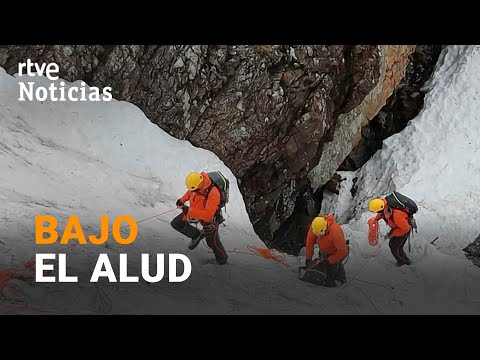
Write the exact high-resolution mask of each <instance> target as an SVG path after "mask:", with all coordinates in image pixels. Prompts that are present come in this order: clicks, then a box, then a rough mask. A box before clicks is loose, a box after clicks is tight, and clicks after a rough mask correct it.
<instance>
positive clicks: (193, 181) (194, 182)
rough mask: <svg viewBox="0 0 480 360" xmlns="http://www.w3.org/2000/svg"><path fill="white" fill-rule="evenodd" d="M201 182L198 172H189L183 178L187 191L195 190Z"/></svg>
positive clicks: (201, 177)
mask: <svg viewBox="0 0 480 360" xmlns="http://www.w3.org/2000/svg"><path fill="white" fill-rule="evenodd" d="M202 181H203V176H202V174H200V173H199V172H191V173H190V174H188V175H187V177H186V178H185V185H187V189H188V190H197V189H198V188H199V187H200V184H201V183H202Z"/></svg>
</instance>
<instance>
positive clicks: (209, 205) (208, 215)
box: [180, 172, 220, 222]
mask: <svg viewBox="0 0 480 360" xmlns="http://www.w3.org/2000/svg"><path fill="white" fill-rule="evenodd" d="M201 174H202V176H203V181H202V184H201V185H200V188H199V189H198V190H197V191H191V190H188V191H187V192H186V193H185V194H184V195H183V196H182V198H181V199H180V201H181V202H182V203H185V202H187V201H189V202H190V209H189V210H188V213H187V214H186V215H185V216H184V220H187V219H197V220H201V221H205V222H212V221H213V217H214V216H215V213H216V212H217V210H218V207H219V205H220V191H218V189H217V187H216V186H213V187H212V188H211V189H210V190H209V191H208V194H206V192H207V190H208V188H209V187H210V185H212V180H210V178H209V177H208V174H207V173H205V172H202V173H201ZM205 195H206V196H207V197H205Z"/></svg>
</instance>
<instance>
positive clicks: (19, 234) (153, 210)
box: [0, 47, 480, 314]
mask: <svg viewBox="0 0 480 360" xmlns="http://www.w3.org/2000/svg"><path fill="white" fill-rule="evenodd" d="M479 68H480V54H479V49H478V48H477V47H450V48H448V52H446V54H445V57H444V61H443V64H442V65H441V66H439V68H438V69H437V72H436V74H435V76H434V79H433V82H432V85H431V86H432V90H431V91H430V93H429V94H428V95H427V97H426V108H425V110H424V111H423V112H422V113H421V114H420V115H419V116H418V117H417V119H415V120H414V121H413V122H412V126H409V127H407V128H406V129H405V130H404V131H403V132H402V133H401V134H398V135H395V136H394V137H392V138H391V139H388V140H387V141H386V142H385V146H384V150H382V151H381V152H379V153H377V154H376V155H375V156H374V158H373V159H372V160H371V161H370V162H368V163H367V164H366V165H365V167H364V168H363V169H361V170H360V171H359V176H360V178H361V179H360V180H359V182H358V184H359V191H358V195H357V197H356V198H355V199H353V201H354V203H351V201H352V198H351V196H348V194H347V193H346V192H345V191H343V192H342V193H341V194H340V196H341V198H342V201H340V202H338V206H340V208H338V209H337V210H338V212H340V213H341V217H342V219H347V218H348V217H349V212H350V210H349V209H350V208H351V207H350V205H353V206H354V209H357V210H358V211H356V212H355V215H356V216H357V219H356V220H353V221H351V222H350V223H348V224H345V225H344V229H345V232H346V234H347V236H348V237H349V239H350V240H351V242H352V246H351V250H352V251H351V255H350V257H349V259H348V262H347V264H346V270H347V275H349V276H350V277H352V276H353V275H355V274H357V273H358V272H359V270H361V272H360V273H359V274H358V275H357V277H356V279H355V280H352V281H351V283H349V284H348V285H347V286H346V287H339V288H336V289H326V288H319V287H316V286H314V285H310V284H306V283H304V282H301V281H299V280H298V279H297V267H298V266H299V265H301V264H303V262H304V258H303V257H292V256H287V257H286V260H287V264H288V265H289V266H284V265H282V264H279V263H276V262H273V261H272V260H267V259H263V258H261V257H258V256H254V255H253V254H252V253H251V252H250V251H249V249H248V248H247V246H248V245H255V246H260V247H264V246H263V244H262V243H261V241H260V240H259V239H258V237H257V236H256V235H255V233H254V231H253V228H252V225H251V224H250V222H249V219H248V215H247V213H246V210H245V205H244V203H243V201H242V198H241V195H240V192H239V190H238V187H237V186H236V185H235V181H234V177H233V174H232V173H231V171H230V170H229V169H228V168H226V166H225V165H224V164H223V163H222V162H221V161H220V160H219V159H218V158H217V157H216V156H215V155H213V154H212V153H210V152H208V151H205V150H202V149H198V148H195V147H193V146H192V145H191V144H189V143H188V142H186V141H180V140H177V139H174V138H172V137H171V136H169V135H168V134H166V133H165V132H164V131H162V130H161V129H159V128H158V127H157V126H156V125H153V124H152V123H151V122H150V121H149V120H148V119H147V118H146V117H145V115H144V114H143V113H142V112H141V111H140V110H139V109H138V108H137V107H135V106H133V105H132V104H129V103H126V102H119V101H115V100H113V101H112V102H109V103H84V102H83V103H82V102H76V103H73V102H50V101H45V102H43V103H38V102H34V103H30V102H29V103H22V102H18V101H17V98H18V79H16V78H15V77H12V76H9V75H7V74H6V73H5V71H4V70H3V69H1V68H0V200H1V204H2V205H1V206H0V224H1V225H0V226H1V229H2V231H1V232H0V256H1V257H0V266H2V265H3V266H14V265H18V264H19V263H20V262H21V261H24V260H27V259H29V258H30V257H32V256H33V254H35V253H38V252H52V251H63V252H66V253H67V254H68V265H69V269H68V274H69V275H70V274H71V275H78V276H79V277H80V279H84V281H81V282H80V283H78V284H58V283H52V284H47V283H43V284H35V283H34V282H23V281H17V280H13V281H14V282H15V281H16V283H15V284H16V286H17V287H19V288H20V289H21V291H12V290H11V289H10V290H9V289H7V288H6V289H4V291H3V297H4V299H3V302H2V303H0V312H2V313H18V312H21V313H26V312H33V313H38V312H41V311H52V312H60V313H120V314H125V313H142V314H143V313H167V314H170V313H187V314H204V313H207V314H294V313H300V314H318V313H321V314H332V313H340V314H377V313H381V314H389V313H391V314H406V313H479V312H480V289H479V286H478V284H480V271H479V269H478V268H476V267H474V266H473V265H471V264H470V263H469V262H468V261H467V260H466V259H465V258H464V256H463V255H462V254H461V253H460V251H459V248H460V247H461V245H462V244H465V245H466V243H468V242H469V241H471V240H472V239H473V234H474V233H475V231H477V232H478V229H475V219H476V217H475V214H476V215H478V210H477V209H475V208H474V206H473V205H474V203H475V199H477V201H478V199H479V189H478V186H479V185H478V184H479V183H480V179H479V172H478V171H479V168H480V166H479V161H480V160H479V157H478V151H479V149H480V143H479V141H480V140H478V139H480V137H479V136H478V135H480V134H479V129H480V126H479V125H478V123H476V122H475V121H476V120H475V116H477V114H478V113H479V112H478V111H477V110H479V109H477V107H480V100H479V99H478V91H480V83H479V76H480V75H479V72H478V70H480V69H479ZM59 81H61V80H58V82H59ZM40 82H43V83H44V84H48V83H49V80H48V79H46V78H42V79H38V82H37V84H39V83H40ZM71 85H76V86H78V83H73V84H71ZM432 119H434V121H432ZM452 129H453V130H454V131H453V130H452ZM464 137H467V139H466V140H465V138H464ZM453 144H460V146H461V148H460V149H459V150H452V145H453ZM394 150H395V151H394ZM452 151H454V152H453V153H452ZM466 154H468V156H466ZM475 155H476V156H475ZM386 159H388V161H385V160H386ZM452 159H453V160H454V161H452ZM191 170H206V171H211V170H221V171H222V172H223V173H224V174H226V175H227V176H228V177H229V178H230V179H231V180H232V185H233V186H232V189H231V202H230V203H229V204H228V205H227V216H226V217H227V222H226V226H222V227H221V229H220V234H221V238H222V241H223V242H224V245H225V248H226V249H227V250H228V251H229V252H230V254H229V255H230V258H229V263H228V265H225V266H218V265H215V264H213V263H212V262H211V260H212V259H213V254H212V253H211V251H210V249H208V248H207V247H206V246H205V245H204V244H202V245H200V246H199V247H198V248H197V249H195V250H194V251H189V250H188V249H187V244H188V240H187V239H186V238H184V237H183V236H182V235H181V234H179V233H176V232H175V231H174V230H173V229H171V227H170V225H169V222H170V221H171V219H172V218H173V216H175V215H176V214H177V212H176V211H175V212H171V213H168V214H165V215H164V216H161V217H158V218H155V219H152V220H149V221H145V222H142V223H139V225H138V226H139V233H138V237H137V240H136V241H135V242H134V243H133V244H131V245H128V246H120V245H118V244H116V243H113V242H112V241H111V240H109V242H108V247H104V246H93V245H85V246H78V245H77V246H75V245H69V246H68V247H66V248H65V246H61V245H58V244H55V245H45V246H40V245H35V240H34V230H35V226H34V216H35V215H40V214H50V215H54V216H56V217H57V219H59V222H60V224H59V226H58V228H59V229H63V226H64V224H65V221H66V220H67V218H68V217H69V216H70V215H77V216H78V217H79V218H80V221H81V224H82V228H83V230H84V231H85V233H86V234H98V232H99V230H98V229H99V218H100V216H101V215H109V216H110V219H111V221H112V220H113V219H114V218H116V217H117V216H119V215H131V216H133V217H134V218H135V219H136V220H137V221H140V220H142V219H145V218H147V217H150V216H152V215H155V214H158V213H162V212H164V211H166V210H169V209H171V208H172V207H174V203H175V200H176V199H177V198H178V197H179V196H180V195H182V194H183V192H184V176H185V174H186V173H187V172H189V171H191ZM457 175H461V177H462V179H461V180H459V179H458V176H457ZM347 176H349V179H350V182H351V179H352V178H353V174H347ZM373 176H376V178H373ZM437 178H438V179H437ZM345 184H347V183H345ZM393 187H395V188H396V189H397V190H399V191H401V192H405V193H406V194H408V195H410V196H412V197H414V198H415V199H418V200H420V201H419V205H420V208H421V211H420V214H419V215H418V223H419V234H418V236H416V237H415V241H414V243H413V245H414V248H413V253H412V255H411V257H412V259H413V260H414V265H412V266H411V267H409V268H406V267H402V268H397V267H396V266H395V265H394V264H393V263H392V260H391V255H390V254H389V249H388V246H387V244H384V245H383V246H382V247H381V248H380V251H379V253H378V255H377V256H375V257H371V256H370V255H371V254H372V252H373V251H375V249H374V248H371V247H369V245H368V242H367V240H366V230H367V228H366V219H367V218H368V216H369V215H368V214H367V213H365V201H366V199H367V198H369V197H370V196H372V194H378V193H386V192H387V191H389V190H391V189H392V188H393ZM344 188H345V190H348V186H344ZM432 194H435V196H433V195H432ZM331 200H334V199H331ZM445 204H456V206H455V207H446V206H445ZM329 206H330V208H331V209H332V210H335V208H336V206H337V205H335V204H330V205H329ZM337 210H335V211H337ZM466 213H468V214H471V218H470V219H469V220H467V222H465V223H458V222H457V221H458V220H460V219H464V217H465V214H466ZM477 218H478V217H477ZM435 236H441V238H440V239H439V240H438V241H437V243H438V244H440V247H439V248H436V247H435V246H433V245H429V244H428V241H429V240H431V239H433V238H434V237H435ZM447 238H448V239H447ZM437 243H436V244H437ZM100 252H104V253H108V254H109V255H110V258H111V260H112V263H118V254H119V253H123V252H127V253H128V254H129V265H131V268H130V267H129V274H133V273H135V275H139V274H140V271H139V270H138V269H139V258H140V255H139V254H140V253H150V254H151V255H152V256H153V254H156V253H165V254H168V253H184V254H186V255H187V256H188V257H189V258H190V260H191V262H192V275H191V277H190V278H189V279H188V280H187V281H185V282H183V283H177V284H173V283H168V282H167V280H166V279H164V280H162V281H161V282H159V283H156V284H147V283H145V282H140V283H138V284H119V283H116V284H115V283H106V282H102V283H99V284H98V285H96V284H93V283H89V282H88V279H89V274H91V270H92V269H93V266H94V265H95V262H96V259H97V256H98V253H100ZM367 261H368V262H367ZM365 264H366V265H365ZM150 267H154V266H153V265H151V266H150ZM130 271H131V273H130ZM32 307H34V308H32Z"/></svg>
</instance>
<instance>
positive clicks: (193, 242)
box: [188, 231, 205, 250]
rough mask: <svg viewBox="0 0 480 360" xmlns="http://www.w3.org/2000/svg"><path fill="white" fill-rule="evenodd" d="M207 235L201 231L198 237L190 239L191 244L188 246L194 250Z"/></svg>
mask: <svg viewBox="0 0 480 360" xmlns="http://www.w3.org/2000/svg"><path fill="white" fill-rule="evenodd" d="M204 237H205V233H204V232H203V231H201V232H200V234H199V235H198V236H197V237H196V238H193V239H192V240H191V241H190V244H188V248H189V249H190V250H193V249H195V248H196V247H197V246H198V244H200V241H201V240H202V239H203V238H204Z"/></svg>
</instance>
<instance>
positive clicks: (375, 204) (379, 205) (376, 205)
mask: <svg viewBox="0 0 480 360" xmlns="http://www.w3.org/2000/svg"><path fill="white" fill-rule="evenodd" d="M368 208H369V209H370V211H371V212H374V213H378V212H379V211H382V210H383V209H384V208H385V200H383V199H379V198H377V199H373V200H370V202H369V203H368Z"/></svg>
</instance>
